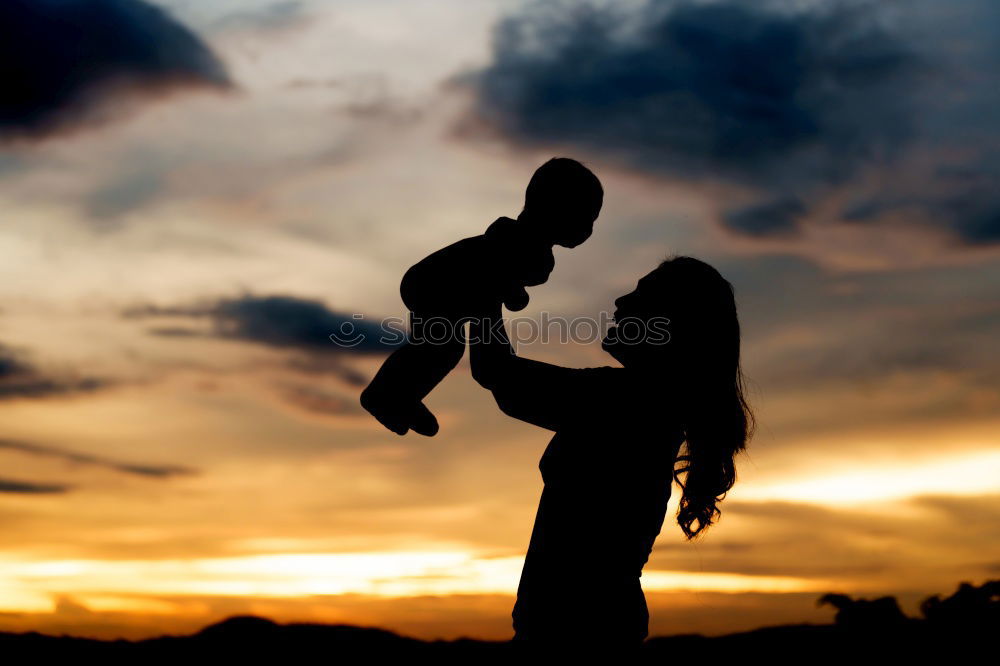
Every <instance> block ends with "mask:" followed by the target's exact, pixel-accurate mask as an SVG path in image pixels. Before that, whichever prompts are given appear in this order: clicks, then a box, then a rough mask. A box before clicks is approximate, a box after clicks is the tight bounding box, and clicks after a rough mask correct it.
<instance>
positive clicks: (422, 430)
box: [409, 402, 438, 437]
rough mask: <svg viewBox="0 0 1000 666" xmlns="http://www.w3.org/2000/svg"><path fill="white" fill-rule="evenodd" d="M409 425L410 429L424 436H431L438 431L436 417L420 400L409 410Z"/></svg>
mask: <svg viewBox="0 0 1000 666" xmlns="http://www.w3.org/2000/svg"><path fill="white" fill-rule="evenodd" d="M409 426H410V430H412V431H413V432H415V433H417V434H418V435H423V436H424V437H433V436H434V435H436V434H437V431H438V422H437V419H436V418H434V414H432V413H431V410H429V409H427V405H425V404H424V403H422V402H417V404H416V406H415V407H414V408H413V409H412V411H411V412H410V421H409Z"/></svg>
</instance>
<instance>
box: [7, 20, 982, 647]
mask: <svg viewBox="0 0 1000 666" xmlns="http://www.w3.org/2000/svg"><path fill="white" fill-rule="evenodd" d="M158 4H160V5H161V6H164V7H167V8H168V9H170V10H172V11H173V12H174V14H175V15H176V16H177V17H178V18H179V19H181V20H183V21H184V22H185V23H186V24H187V25H189V26H191V27H192V29H193V30H195V31H197V33H198V34H199V35H200V37H201V38H202V39H203V40H204V41H205V42H206V43H207V44H209V45H210V46H211V48H212V49H213V50H214V51H215V52H216V53H217V54H218V55H219V57H220V59H221V60H222V61H223V62H224V63H225V65H226V67H227V68H228V70H229V72H230V75H231V77H232V78H233V80H234V81H235V82H236V83H237V85H236V88H235V89H234V90H231V91H228V92H225V93H222V94H218V93H212V92H203V91H192V92H184V91H181V92H178V93H177V94H174V95H169V96H167V97H166V98H164V99H159V98H157V99H141V100H137V99H128V100H122V101H121V104H122V105H123V106H122V108H127V109H129V111H128V112H127V113H122V114H121V115H120V116H118V115H116V116H114V117H113V119H112V120H110V121H108V122H105V123H103V124H99V125H97V126H83V127H81V128H79V129H78V131H73V132H68V133H64V134H59V135H57V136H54V137H51V138H46V139H45V140H39V141H26V142H13V143H8V144H6V145H0V206H2V210H3V211H4V213H3V221H2V222H0V257H2V263H3V265H4V267H5V271H4V280H3V281H2V283H0V524H2V525H3V526H4V529H3V530H0V631H5V630H18V631H20V630H29V629H32V630H35V629H37V630H44V631H58V632H68V633H74V634H85V635H95V636H103V637H114V636H129V637H138V636H148V635H155V634H159V633H166V632H176V631H188V630H192V629H196V628H198V627H200V626H202V625H204V624H207V623H209V622H212V621H215V620H218V619H221V618H223V617H225V616H227V615H231V614H235V613H255V614H261V615H266V616H269V617H272V618H274V619H276V620H280V621H292V620H310V621H313V620H320V621H328V622H345V623H352V624H362V625H377V626H382V627H386V628H390V629H395V630H399V631H402V632H404V633H408V634H411V635H416V636H421V637H454V636H459V635H475V636H479V637H487V638H505V637H508V636H509V635H510V634H511V630H510V610H511V607H512V604H513V593H514V590H515V589H516V586H517V579H518V575H519V573H520V562H521V558H522V557H523V553H524V549H525V547H526V545H527V540H528V536H529V534H530V529H531V521H532V519H533V516H534V511H535V507H536V505H537V501H538V496H539V493H540V490H541V479H540V477H539V474H538V469H537V464H538V458H539V456H540V455H541V453H542V451H543V449H544V447H545V444H546V443H547V440H548V437H549V433H547V432H546V431H543V430H540V429H537V428H534V427H532V426H529V425H526V424H524V423H520V422H516V421H513V420H511V419H509V418H507V417H505V416H504V415H503V414H502V413H500V412H499V410H497V409H496V406H495V404H494V403H493V402H492V399H491V397H490V396H489V394H488V393H486V392H485V391H483V390H482V389H481V388H479V387H478V386H477V385H476V384H475V383H474V382H473V381H472V379H471V377H470V376H469V373H468V368H467V365H466V364H465V362H463V364H462V365H461V366H460V367H459V368H458V369H457V370H456V371H455V372H454V373H452V375H451V376H449V377H448V379H447V380H446V381H445V382H444V383H443V384H442V385H441V386H440V387H439V388H438V389H437V390H436V391H435V392H434V393H433V394H432V395H431V397H430V398H429V400H428V405H429V406H430V407H431V409H432V410H433V411H434V412H435V413H436V414H437V415H438V417H439V419H440V421H441V425H442V428H441V433H440V434H439V435H438V436H437V437H435V438H433V439H425V438H420V437H417V436H415V435H409V436H407V437H405V438H399V437H397V436H395V435H393V434H391V433H389V432H388V431H384V430H382V429H381V428H380V427H379V426H378V424H377V423H375V422H374V421H373V420H371V419H370V418H369V417H368V416H367V415H366V414H364V413H363V412H361V411H360V408H359V407H358V405H357V394H358V391H359V384H358V382H359V379H358V378H359V377H360V378H361V380H360V381H366V379H367V377H369V376H371V374H372V373H373V372H374V370H375V369H376V368H377V365H378V363H379V362H380V360H381V356H379V355H378V354H355V353H346V352H343V351H339V350H335V349H330V348H324V347H323V346H322V345H310V344H292V343H282V344H274V341H273V340H268V339H266V338H265V337H262V336H255V335H254V334H252V332H250V333H245V334H241V335H239V336H236V338H234V337H233V336H228V337H227V336H224V335H220V334H219V331H220V329H219V328H218V326H219V325H220V319H219V318H220V316H219V314H218V309H217V307H218V304H219V303H244V304H246V303H249V304H252V305H255V306H256V305H259V304H260V301H259V299H260V298H262V297H265V296H280V297H284V298H288V299H292V300H293V301H294V302H295V303H298V304H299V305H300V306H301V305H302V304H303V303H307V302H311V303H314V304H318V307H319V310H320V311H321V312H322V313H323V314H322V316H327V315H329V316H330V317H334V316H336V315H338V314H341V315H343V314H349V313H359V314H364V316H365V318H366V319H367V320H369V321H378V320H379V318H381V317H386V316H390V317H392V316H395V317H398V316H401V315H402V314H404V313H403V311H402V304H401V303H400V302H399V297H398V281H399V279H400V277H401V276H402V273H403V272H404V271H405V269H406V268H407V267H408V266H409V265H411V264H412V263H414V262H415V261H417V260H419V259H420V258H421V257H422V256H424V255H425V254H427V253H429V252H430V251H433V250H434V249H437V248H438V247H440V246H442V245H444V244H446V243H449V242H452V241H453V240H456V239H458V238H461V237H464V236H469V235H473V234H476V233H480V232H481V231H482V229H484V228H485V226H486V225H488V224H489V222H491V221H492V220H493V219H495V218H496V217H497V216H500V215H513V214H515V213H516V212H517V211H518V209H519V206H520V203H521V198H522V197H523V187H524V185H525V184H526V182H527V178H528V177H529V176H530V174H531V172H532V170H533V169H534V168H535V167H536V166H537V165H538V164H540V163H541V162H542V161H544V159H546V158H547V157H549V156H551V154H553V153H557V152H558V153H567V154H573V155H575V156H578V157H580V158H581V159H585V160H586V161H587V163H588V164H589V165H590V166H591V167H592V168H593V169H594V170H595V172H597V174H598V175H599V176H600V177H601V179H602V181H603V183H604V187H605V191H606V199H605V207H604V209H603V211H602V215H601V218H600V220H599V222H598V224H597V226H596V229H595V233H594V236H593V237H592V238H591V239H590V240H589V241H588V242H587V243H586V244H584V245H583V246H581V247H579V248H577V249H574V250H565V249H561V248H560V249H557V251H556V269H555V271H554V272H553V274H552V278H551V280H550V281H549V283H547V284H545V285H543V286H539V287H535V288H533V289H532V290H531V293H532V302H531V305H530V306H529V307H528V309H527V310H525V311H523V312H522V313H520V315H522V316H526V317H538V316H539V315H540V313H542V312H548V313H553V314H556V315H561V316H566V317H577V316H593V317H596V316H597V315H598V313H600V312H602V311H605V312H606V311H608V310H610V309H611V308H612V305H611V304H612V302H613V300H614V298H615V297H616V296H618V295H620V294H622V293H625V292H627V291H630V290H631V289H632V287H633V285H634V283H635V281H636V280H637V279H638V278H639V277H641V276H642V275H643V274H645V273H646V272H648V271H649V270H651V269H652V268H653V267H655V265H656V263H657V262H658V260H660V259H661V258H663V257H665V256H667V255H668V254H673V253H684V254H691V255H694V256H698V257H702V258H704V259H706V260H707V261H710V262H711V263H713V264H714V265H716V266H717V267H718V268H719V269H720V271H721V272H722V273H723V275H724V276H726V277H727V278H728V279H729V280H730V281H732V282H733V283H734V285H735V288H736V292H737V299H738V302H739V306H740V313H741V321H742V323H743V327H744V334H745V337H744V348H743V349H744V357H745V370H746V372H747V374H748V376H749V377H750V379H751V395H750V398H751V401H752V403H753V405H754V407H755V409H756V410H757V417H758V421H759V423H760V428H759V431H758V434H757V437H756V438H755V439H754V441H753V442H752V444H751V446H750V448H749V452H748V455H747V456H745V457H743V458H741V459H740V460H739V461H738V472H739V481H738V483H737V485H736V487H735V488H734V489H733V491H732V492H731V493H730V495H729V496H728V497H727V499H726V500H725V501H724V502H723V503H722V505H721V508H722V511H723V518H722V520H721V522H720V523H719V524H718V525H716V526H715V527H713V528H712V529H711V530H709V531H708V533H707V534H706V535H705V537H704V538H703V539H700V540H698V541H697V542H691V543H689V542H686V541H685V540H684V538H683V535H682V533H681V532H680V530H679V528H678V527H677V526H676V524H675V523H673V522H672V521H670V520H669V517H668V521H667V523H666V524H665V526H664V532H663V534H662V535H661V536H660V538H659V540H658V541H657V545H656V548H655V549H654V552H653V555H652V557H651V559H650V562H649V564H648V565H647V567H646V569H645V572H644V576H643V586H644V589H645V590H646V592H647V597H648V599H649V605H650V609H651V622H650V631H651V634H670V633H684V632H694V631H698V632H705V633H716V634H717V633H724V632H728V631H734V630H740V629H749V628H753V627H756V626H761V625H765V624H775V623H782V622H802V621H812V622H822V621H827V620H829V619H830V612H829V610H828V609H817V608H815V605H814V601H815V599H816V598H817V597H818V596H819V595H821V594H823V593H826V592H830V591H843V592H847V593H852V594H864V595H878V596H881V595H884V594H894V595H897V596H899V598H900V599H901V601H902V602H904V607H905V610H907V611H908V612H911V613H914V612H916V603H917V601H919V600H920V599H921V598H923V597H924V596H927V595H930V594H934V593H945V592H950V591H951V589H952V588H953V587H954V586H955V585H956V584H957V583H958V582H959V581H960V580H969V581H972V582H976V583H978V582H981V581H983V580H985V579H987V578H989V577H996V575H997V573H998V571H1000V569H998V567H1000V561H998V560H997V559H996V553H997V552H998V547H1000V533H998V531H997V530H996V524H997V519H998V517H1000V514H998V511H1000V509H998V507H1000V503H998V500H1000V449H998V448H997V439H996V433H997V432H998V429H997V427H998V425H1000V411H998V410H997V406H998V404H1000V386H998V384H997V381H996V377H997V376H1000V374H998V373H997V370H998V368H997V367H996V365H997V363H996V360H997V359H996V354H995V345H996V342H995V341H996V339H997V334H998V332H1000V317H998V313H1000V301H998V299H997V296H996V293H997V292H996V285H997V284H998V280H1000V255H998V254H997V252H996V250H995V246H991V245H989V244H983V245H962V244H956V243H955V242H954V241H953V239H950V238H949V237H948V236H947V234H946V233H945V232H943V231H942V230H941V229H937V228H933V227H928V226H926V225H923V226H921V225H912V226H907V225H905V224H898V223H896V222H892V221H890V222H889V223H886V224H883V225H867V226H866V225H856V224H855V225H846V224H833V223H831V222H830V221H829V220H828V219H826V218H825V217H824V216H825V215H826V210H827V208H829V207H831V206H833V205H834V203H836V202H837V201H839V200H840V199H843V198H844V197H845V196H846V195H845V194H844V192H841V191H833V192H832V193H830V194H829V195H828V196H827V198H826V199H824V204H823V205H820V206H817V207H816V208H815V209H813V210H811V211H810V212H809V213H808V214H807V217H808V224H806V225H805V226H804V228H803V229H802V231H801V233H799V234H797V235H794V236H778V237H769V238H752V237H747V236H745V235H739V234H736V233H733V232H732V230H727V229H726V228H724V227H723V226H721V225H720V224H719V223H718V211H717V210H716V204H717V203H718V202H719V201H720V200H729V199H732V200H733V201H736V200H744V199H745V198H746V192H747V187H748V185H747V184H746V183H733V182H728V181H722V180H712V179H702V180H691V179H686V178H682V177H680V176H678V175H676V174H663V173H650V172H644V171H643V170H642V169H641V168H637V167H636V165H635V164H629V163H623V162H622V160H621V159H619V156H617V155H616V154H614V151H609V152H608V153H602V152H601V151H599V150H595V149H594V148H593V146H589V147H581V148H579V149H576V147H575V146H573V145H556V146H545V145H541V146H532V145H527V146H525V145H521V144H518V143H516V142H510V143H505V142H504V141H503V140H502V139H498V138H496V137H492V138H490V137H483V136H470V135H469V134H467V133H463V132H462V131H458V130H457V129H456V127H457V126H462V127H464V128H465V131H466V132H468V131H469V129H468V124H469V123H468V121H469V117H468V115H467V114H468V108H469V104H470V100H469V92H468V91H467V90H463V89H462V88H461V86H458V85H456V83H455V79H454V77H455V75H457V74H460V73H462V72H467V71H470V70H473V69H475V68H477V67H482V66H483V65H484V64H485V63H487V62H488V61H489V59H490V57H491V55H490V54H491V51H490V44H491V42H490V29H491V26H493V25H494V24H495V23H496V21H497V19H498V16H501V15H503V14H504V13H505V12H508V13H509V12H515V11H517V10H518V7H520V5H521V3H515V2H500V3H462V2H448V3H444V2H433V3H432V2H426V1H420V2H410V3H400V2H385V3H369V2H360V1H359V2H347V3H340V4H338V5H337V6H336V7H333V6H330V5H329V4H326V3H321V2H307V3H301V6H300V7H298V9H294V8H286V10H282V11H278V10H275V9H274V8H273V7H272V5H271V4H269V3H266V2H256V1H255V2H253V3H245V5H246V6H245V7H244V5H243V4H241V5H239V6H238V7H237V5H236V4H235V3H233V2H224V1H223V0H218V2H216V1H215V0H213V2H206V3H203V5H202V4H201V3H200V4H199V6H198V7H193V6H189V3H182V2H179V1H177V2H162V3H158ZM293 4H294V3H293ZM446 5H447V9H445V8H444V7H445V6H446ZM268 17H270V18H268ZM435 35H448V36H449V38H448V40H440V39H436V38H431V37H432V36H435ZM463 119H464V120H463ZM463 122H464V125H463V124H462V123H463ZM473 124H474V123H473ZM472 134H473V135H475V134H476V133H475V132H472ZM917 152H919V151H914V154H913V155H912V156H910V158H908V159H909V161H908V162H907V163H906V164H907V165H910V166H912V168H914V169H916V167H915V166H913V165H914V164H917V163H918V162H920V160H922V159H926V155H923V156H921V155H919V154H917ZM908 168H909V167H908ZM881 177H883V176H880V175H879V173H876V172H874V171H871V170H864V171H863V172H862V173H860V174H857V175H856V179H857V181H858V184H857V187H858V188H861V187H868V186H870V185H871V184H872V183H877V182H879V179H880V178H881ZM98 204H100V205H98ZM95 206H96V208H95ZM824 206H826V208H824ZM95 210H97V211H99V212H98V213H95ZM255 299H257V300H255ZM295 299H298V300H295ZM303 312H304V311H303ZM310 312H312V313H313V314H315V311H310ZM331 332H332V331H331ZM300 342H301V340H300ZM522 351H523V353H525V354H526V355H528V356H531V357H534V358H540V359H544V360H547V361H550V362H556V363H561V364H565V365H574V366H581V367H583V366H595V365H606V364H612V363H613V362H612V361H611V360H610V359H609V358H608V357H606V356H605V355H603V353H602V352H601V350H600V348H599V345H598V344H596V343H593V344H589V345H587V344H580V345H576V344H557V343H550V344H548V345H543V344H540V343H535V344H528V345H526V346H525V347H524V348H523V350H522ZM609 445H613V443H609ZM676 499H677V498H676V497H674V498H673V500H672V502H671V505H670V514H669V515H670V516H672V513H673V511H674V510H675V509H676ZM580 548H581V549H586V548H587V535H586V534H581V535H580ZM580 584H581V585H585V584H586V581H581V582H580Z"/></svg>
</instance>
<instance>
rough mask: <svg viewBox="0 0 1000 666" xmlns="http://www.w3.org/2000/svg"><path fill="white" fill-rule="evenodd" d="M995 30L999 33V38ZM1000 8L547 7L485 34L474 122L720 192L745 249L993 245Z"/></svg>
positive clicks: (999, 216) (521, 141)
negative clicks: (923, 242) (927, 236)
mask: <svg viewBox="0 0 1000 666" xmlns="http://www.w3.org/2000/svg"><path fill="white" fill-rule="evenodd" d="M991 26H992V27H991ZM996 26H1000V8H998V7H997V6H996V3H989V2H985V1H984V0H959V1H958V2H954V3H948V4H947V5H945V6H943V5H942V3H934V2H930V1H928V0H918V1H917V2H913V3H907V4H906V6H905V7H898V6H897V5H896V4H895V3H876V2H867V1H857V0H852V1H848V0H838V1H834V2H824V3H818V2H817V3H788V2H777V1H764V2H761V1H758V0H721V1H716V2H695V1H693V0H647V1H646V2H640V3H621V4H615V5H612V4H610V3H602V4H596V3H566V2H558V1H548V2H546V1H543V2H536V3H534V4H532V5H529V6H528V7H527V8H525V9H523V10H521V11H520V12H518V13H515V14H513V15H510V16H508V17H507V18H505V19H503V20H502V21H501V22H499V23H498V25H497V26H496V28H495V31H494V45H493V57H492V62H491V63H490V64H489V65H488V66H487V67H486V68H484V69H482V70H480V71H478V72H476V73H474V74H472V75H471V76H470V77H468V79H467V82H468V85H470V86H471V88H472V90H473V91H474V93H475V97H474V99H475V101H474V108H473V112H474V114H475V117H476V118H478V119H480V120H483V121H485V122H486V123H487V124H488V125H489V126H491V127H493V128H494V129H495V130H497V131H499V133H500V134H501V135H502V136H503V137H505V138H506V139H507V140H509V141H510V142H512V143H514V144H516V145H525V146H560V147H569V148H571V149H576V150H579V151H581V152H583V153H586V154H591V155H599V156H601V157H604V158H608V159H611V160H615V161H618V162H619V163H621V164H624V165H626V166H628V167H630V168H634V169H638V170H641V171H645V172H648V173H650V174H653V175H656V176H660V177H664V178H671V179H682V180H684V179H686V180H694V181H713V182H716V181H721V182H725V183H728V184H730V185H736V186H737V187H740V188H743V189H745V190H748V191H749V192H751V193H752V194H751V197H752V198H756V199H757V200H756V201H751V202H749V203H748V204H743V205H745V206H747V207H745V208H743V207H741V205H737V206H736V207H735V208H731V209H728V210H727V209H723V210H720V211H719V218H720V221H721V223H722V224H723V225H724V226H725V227H727V228H729V229H730V230H732V231H734V232H737V233H742V234H746V235H751V236H772V235H788V234H791V233H794V232H795V231H797V230H798V229H799V228H800V227H801V225H802V224H805V223H807V221H808V220H811V219H812V218H815V217H820V213H819V212H817V209H818V208H819V204H821V203H823V202H824V201H827V200H830V199H831V198H832V197H835V196H836V195H837V194H841V195H843V194H844V192H845V191H848V190H849V192H850V194H851V197H850V199H851V200H850V201H848V202H847V203H846V204H840V205H838V206H837V210H836V211H835V212H833V213H832V214H831V213H823V215H825V220H824V221H827V222H840V223H843V222H851V223H854V224H860V223H865V224H872V223H894V224H903V225H907V224H919V225H922V226H925V227H933V228H938V229H942V230H944V231H946V232H947V233H950V234H951V235H952V236H953V237H955V238H956V239H958V240H959V241H961V242H963V243H965V244H986V243H994V242H997V241H998V240H1000V197H998V195H997V194H996V192H997V191H998V190H1000V188H998V187H997V185H998V184H1000V158H997V157H996V155H997V153H996V150H995V147H996V143H997V140H996V137H997V136H998V135H1000V93H998V92H997V90H996V86H995V85H993V84H991V83H990V81H991V79H992V74H991V72H995V71H996V69H997V67H998V66H1000V49H997V48H996V46H995V44H996V42H997V39H996V38H997V36H998V35H997V32H998V31H1000V28H997V27H996Z"/></svg>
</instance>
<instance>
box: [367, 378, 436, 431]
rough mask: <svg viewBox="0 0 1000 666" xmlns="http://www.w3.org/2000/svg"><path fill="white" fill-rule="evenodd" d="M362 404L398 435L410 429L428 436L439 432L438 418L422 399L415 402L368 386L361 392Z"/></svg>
mask: <svg viewBox="0 0 1000 666" xmlns="http://www.w3.org/2000/svg"><path fill="white" fill-rule="evenodd" d="M361 406H362V407H364V408H365V411H367V412H368V413H369V414H371V415H372V416H374V417H375V419H376V420H377V421H378V422H379V423H381V424H382V425H384V426H385V427H386V428H388V429H389V430H391V431H392V432H394V433H396V434H397V435H405V434H406V433H407V432H408V431H409V430H413V432H415V433H417V434H420V435H424V436H426V437H433V436H434V435H436V434H437V431H438V422H437V419H436V418H434V414H432V413H431V411H430V410H429V409H427V407H426V406H425V405H424V403H422V402H420V401H417V402H416V403H414V402H413V401H412V400H406V399H403V398H400V397H399V396H394V395H391V394H388V393H383V392H380V391H373V390H372V389H371V387H368V388H366V389H365V390H364V391H362V392H361Z"/></svg>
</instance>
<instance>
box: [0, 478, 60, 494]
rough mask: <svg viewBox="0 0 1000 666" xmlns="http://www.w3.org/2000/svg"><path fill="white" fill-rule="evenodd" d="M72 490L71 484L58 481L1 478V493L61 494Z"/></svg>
mask: <svg viewBox="0 0 1000 666" xmlns="http://www.w3.org/2000/svg"><path fill="white" fill-rule="evenodd" d="M69 490H70V487H69V486H64V485H61V484H56V483H32V482H30V481H13V480H11V479H2V478H0V493H11V494H17V495H61V494H63V493H65V492H68V491H69Z"/></svg>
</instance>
